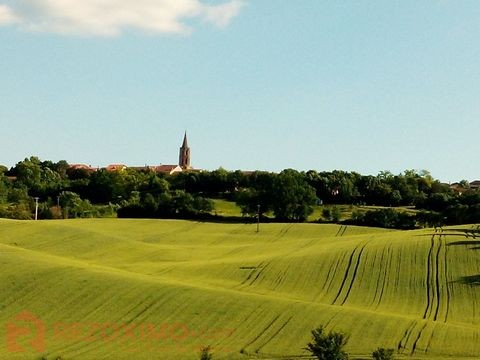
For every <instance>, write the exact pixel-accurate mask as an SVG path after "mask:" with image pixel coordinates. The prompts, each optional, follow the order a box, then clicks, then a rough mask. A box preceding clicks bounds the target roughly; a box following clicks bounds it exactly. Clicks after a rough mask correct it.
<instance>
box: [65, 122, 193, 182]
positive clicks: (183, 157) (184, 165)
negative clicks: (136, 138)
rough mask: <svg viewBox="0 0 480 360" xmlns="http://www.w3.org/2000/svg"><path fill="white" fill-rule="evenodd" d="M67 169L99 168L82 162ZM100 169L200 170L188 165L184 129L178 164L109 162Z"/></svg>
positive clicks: (170, 173) (188, 158) (90, 170)
mask: <svg viewBox="0 0 480 360" xmlns="http://www.w3.org/2000/svg"><path fill="white" fill-rule="evenodd" d="M69 169H70V170H86V171H88V172H94V171H97V170H100V168H93V167H92V166H91V165H84V164H70V165H69ZM102 169H103V170H106V171H111V172H114V171H124V170H126V169H133V170H137V171H153V172H156V173H162V174H168V175H172V174H176V173H180V172H182V171H185V170H188V171H200V170H199V169H193V168H192V166H191V165H190V147H189V146H188V139H187V132H186V131H185V135H184V136H183V143H182V147H181V148H180V154H179V159H178V165H169V164H163V165H157V166H149V165H145V166H134V167H127V166H126V165H124V164H111V165H108V166H107V167H104V168H102Z"/></svg>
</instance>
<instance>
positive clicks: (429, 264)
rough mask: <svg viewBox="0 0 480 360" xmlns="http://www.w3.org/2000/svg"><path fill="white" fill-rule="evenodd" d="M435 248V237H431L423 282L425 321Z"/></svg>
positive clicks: (430, 296) (428, 310)
mask: <svg viewBox="0 0 480 360" xmlns="http://www.w3.org/2000/svg"><path fill="white" fill-rule="evenodd" d="M434 247H435V235H432V237H431V239H430V249H429V250H428V257H427V277H426V280H425V287H426V289H427V306H426V307H425V312H424V313H423V319H427V317H428V316H430V313H431V307H432V301H431V298H432V296H433V295H432V294H430V282H431V276H432V275H431V272H432V270H433V269H432V261H433V259H432V253H433V251H434Z"/></svg>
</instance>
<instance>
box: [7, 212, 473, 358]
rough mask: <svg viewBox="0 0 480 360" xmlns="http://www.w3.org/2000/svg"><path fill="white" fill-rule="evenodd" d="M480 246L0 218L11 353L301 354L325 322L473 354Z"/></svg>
mask: <svg viewBox="0 0 480 360" xmlns="http://www.w3.org/2000/svg"><path fill="white" fill-rule="evenodd" d="M479 244H480V242H478V241H475V240H471V239H465V237H464V236H463V235H461V233H459V232H456V231H449V229H445V231H444V232H434V231H433V230H431V229H429V230H416V231H409V232H405V231H387V230H382V229H373V228H361V227H346V226H339V225H319V224H262V226H261V231H260V233H256V232H255V225H252V224H214V223H201V222H188V221H175V220H168V221H167V220H121V219H96V220H93V219H89V220H64V221H39V222H34V221H13V220H0V269H1V270H0V284H1V286H0V339H2V341H0V359H40V358H41V357H42V356H43V357H44V358H46V359H56V358H57V357H59V356H60V357H61V358H62V359H198V351H199V348H200V347H202V346H205V345H211V346H213V349H214V350H213V351H214V355H215V359H254V358H264V359H297V358H305V357H306V355H307V353H306V351H305V350H304V349H303V348H304V347H305V345H306V343H307V342H308V341H309V339H310V330H311V329H313V328H315V327H317V326H318V325H321V324H323V325H325V326H326V327H327V329H328V330H330V329H334V330H336V331H343V332H346V333H347V334H349V336H350V338H349V343H348V347H347V351H349V352H350V353H351V354H352V355H353V358H368V356H369V354H370V353H371V352H372V351H373V350H375V349H376V348H377V347H390V348H394V349H395V350H396V351H398V353H399V355H398V357H399V358H411V359H424V358H425V359H461V358H464V359H467V358H472V359H474V358H478V356H480V342H479V341H478V340H479V339H480V291H479V290H480V288H479V287H478V285H480V275H479V274H480V254H479V252H478V250H479V249H480V246H479ZM30 318H34V319H37V323H36V324H37V330H36V334H37V335H39V336H36V337H35V336H34V335H35V334H34V332H35V331H34V328H33V324H32V323H31V324H30V325H28V320H29V319H30ZM25 319H26V320H25ZM30 320H31V319H30ZM22 327H23V328H25V329H24V330H25V334H22V333H18V334H17V333H16V331H17V330H18V328H22ZM19 331H21V330H19ZM29 332H30V335H29V334H28V333H29ZM17 335H18V336H17ZM4 339H5V340H4ZM35 339H36V341H35ZM31 340H33V344H32V343H31V342H32V341H31ZM15 351H18V352H15Z"/></svg>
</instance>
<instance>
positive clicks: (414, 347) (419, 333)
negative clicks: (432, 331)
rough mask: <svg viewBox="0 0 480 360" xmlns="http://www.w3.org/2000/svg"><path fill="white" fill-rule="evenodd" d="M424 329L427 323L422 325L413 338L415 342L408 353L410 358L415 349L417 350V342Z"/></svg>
mask: <svg viewBox="0 0 480 360" xmlns="http://www.w3.org/2000/svg"><path fill="white" fill-rule="evenodd" d="M426 327H427V323H425V324H423V327H422V328H421V329H420V331H419V332H418V334H417V337H416V338H415V341H414V342H413V345H412V351H411V352H410V356H412V355H413V353H414V352H415V349H416V348H417V344H418V341H419V340H420V337H421V336H422V333H423V330H425V328H426Z"/></svg>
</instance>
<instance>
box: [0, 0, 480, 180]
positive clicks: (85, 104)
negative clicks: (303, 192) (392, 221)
mask: <svg viewBox="0 0 480 360" xmlns="http://www.w3.org/2000/svg"><path fill="white" fill-rule="evenodd" d="M98 3H99V1H98V0H85V1H83V2H78V1H74V0H50V1H46V0H15V1H13V0H11V1H6V0H0V126H1V127H0V138H1V143H2V146H1V149H2V150H1V152H0V164H5V165H7V166H12V165H14V164H15V163H16V162H17V161H19V160H22V159H23V158H25V157H27V156H30V155H37V156H39V157H40V158H42V159H50V160H54V161H57V160H61V159H65V160H67V161H69V162H71V163H86V164H91V165H93V166H103V165H107V164H110V163H125V164H127V165H144V164H150V165H154V164H160V163H164V164H166V163H176V162H177V160H178V148H179V146H180V144H181V140H182V137H183V132H184V131H185V130H187V131H188V135H189V143H190V145H191V147H192V164H193V165H194V166H196V167H199V168H206V169H215V168H218V167H220V166H222V167H224V168H226V169H231V170H235V169H246V170H247V169H248V170H254V169H262V170H273V171H279V170H281V169H284V168H290V167H291V168H296V169H299V170H308V169H315V170H319V171H324V170H333V169H342V170H347V171H358V172H360V173H363V174H376V173H378V172H379V171H382V170H390V171H392V172H393V173H399V172H401V171H403V170H406V169H427V170H429V171H430V172H431V173H432V175H433V176H434V177H436V178H440V179H441V180H443V181H456V180H461V179H468V180H474V179H477V178H480V162H479V161H478V153H479V150H480V146H479V144H480V142H479V141H478V139H477V138H478V136H479V134H480V63H479V61H478V59H480V41H479V39H480V22H479V21H478V19H480V2H479V1H476V0H472V1H466V0H455V1H449V0H443V1H442V0H437V1H433V0H431V1H418V0H401V1H400V0H398V1H372V0H368V1H367V0H355V1H353V0H351V1H317V0H304V1H291V0H288V1H287V0H256V1H252V0H246V1H235V0H234V1H229V0H225V1H205V0H201V1H200V0H137V1H135V2H132V1H130V0H115V1H113V0H108V1H104V2H103V3H104V4H105V3H107V4H108V3H111V4H112V5H111V6H110V7H108V6H107V7H106V8H102V9H100V8H99V7H98ZM159 4H160V5H159Z"/></svg>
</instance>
